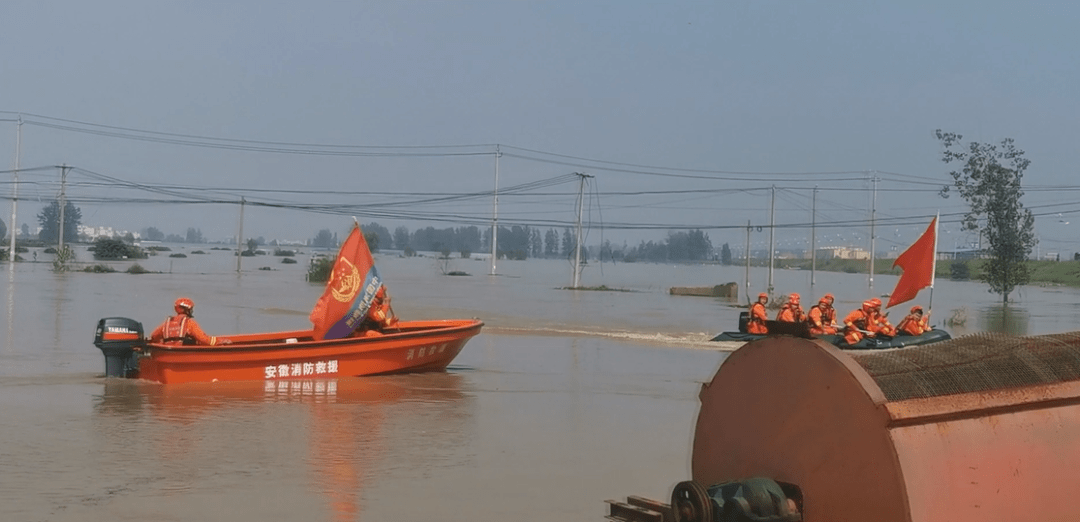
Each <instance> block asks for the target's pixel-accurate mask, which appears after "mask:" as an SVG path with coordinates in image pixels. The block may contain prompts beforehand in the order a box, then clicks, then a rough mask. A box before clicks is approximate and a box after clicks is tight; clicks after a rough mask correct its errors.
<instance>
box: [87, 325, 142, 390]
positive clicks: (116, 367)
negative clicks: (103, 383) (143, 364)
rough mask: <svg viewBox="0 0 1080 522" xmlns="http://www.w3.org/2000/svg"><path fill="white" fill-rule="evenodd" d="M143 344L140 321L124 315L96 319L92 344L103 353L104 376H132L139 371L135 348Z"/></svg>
mask: <svg viewBox="0 0 1080 522" xmlns="http://www.w3.org/2000/svg"><path fill="white" fill-rule="evenodd" d="M145 345H146V340H145V339H144V338H143V326H142V323H140V322H138V321H136V320H134V319H128V318H126V317H106V318H104V319H102V320H100V321H98V325H97V330H96V331H95V332H94V346H97V347H98V348H100V349H101V353H103V354H105V376H106V377H133V376H134V375H135V374H136V373H137V372H138V371H139V354H138V352H136V351H135V349H136V348H141V347H143V346H145Z"/></svg>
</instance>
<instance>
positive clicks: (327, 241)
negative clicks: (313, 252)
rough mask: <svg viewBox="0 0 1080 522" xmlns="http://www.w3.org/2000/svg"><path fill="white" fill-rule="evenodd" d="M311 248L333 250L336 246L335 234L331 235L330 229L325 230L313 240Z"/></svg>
mask: <svg viewBox="0 0 1080 522" xmlns="http://www.w3.org/2000/svg"><path fill="white" fill-rule="evenodd" d="M311 246H312V247H315V248H332V247H334V246H336V242H335V241H334V236H333V234H331V233H330V229H329V228H324V229H322V230H320V231H319V233H318V234H316V235H315V239H312V240H311Z"/></svg>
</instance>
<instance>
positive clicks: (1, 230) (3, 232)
mask: <svg viewBox="0 0 1080 522" xmlns="http://www.w3.org/2000/svg"><path fill="white" fill-rule="evenodd" d="M12 233H13V234H14V233H15V229H12ZM5 237H7V225H5V224H4V220H3V219H0V239H3V238H5Z"/></svg>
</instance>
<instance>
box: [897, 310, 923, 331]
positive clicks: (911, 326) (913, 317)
mask: <svg viewBox="0 0 1080 522" xmlns="http://www.w3.org/2000/svg"><path fill="white" fill-rule="evenodd" d="M896 329H897V330H898V331H899V332H900V333H901V334H907V335H922V334H924V333H926V332H929V331H930V314H923V309H922V307H921V306H918V305H915V306H912V307H911V313H910V314H908V315H907V317H905V318H904V319H903V320H902V321H900V324H898V325H896Z"/></svg>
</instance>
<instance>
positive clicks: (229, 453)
mask: <svg viewBox="0 0 1080 522" xmlns="http://www.w3.org/2000/svg"><path fill="white" fill-rule="evenodd" d="M465 385H466V381H465V378H464V377H462V376H461V375H457V374H451V373H429V374H419V375H402V376H384V377H371V378H353V379H328V380H294V381H266V382H258V381H252V382H222V383H190V384H181V385H169V386H164V385H159V384H156V383H149V382H144V381H138V380H124V379H106V380H105V382H104V390H103V393H102V395H100V396H99V397H97V399H96V400H95V404H94V412H95V422H96V423H97V424H98V430H96V431H97V432H98V433H102V434H109V435H108V438H109V439H110V442H108V443H105V444H107V445H108V446H111V447H114V448H115V447H117V443H119V444H120V445H123V446H129V448H128V450H127V451H128V452H130V453H131V454H143V453H144V452H143V449H145V448H143V449H140V447H142V446H146V442H145V440H135V439H132V438H128V437H127V436H126V435H125V434H128V433H133V432H134V433H141V434H142V438H143V439H147V438H148V440H152V441H153V443H152V444H150V446H152V448H153V449H152V451H149V452H148V453H145V454H143V457H142V458H143V459H145V458H150V459H153V460H157V462H158V464H157V465H158V466H161V467H162V468H163V469H166V470H168V471H169V473H167V475H166V476H164V477H161V478H160V479H159V484H157V485H155V489H156V490H157V491H158V492H159V493H162V494H164V495H166V496H169V495H173V496H179V497H187V496H197V495H198V494H199V490H200V489H201V488H203V487H205V486H206V484H207V482H209V483H210V484H211V485H214V487H227V486H228V482H229V480H230V479H228V477H230V476H233V475H235V474H236V473H237V469H240V470H243V469H244V468H247V469H249V470H250V471H248V472H244V473H243V474H245V475H246V474H257V475H265V476H273V475H275V474H282V475H286V477H287V480H286V481H285V482H286V483H289V482H295V483H296V484H300V485H304V486H303V487H301V488H300V490H296V491H289V490H283V491H278V493H277V494H278V495H281V496H282V497H283V498H290V497H291V498H296V497H302V496H304V494H305V493H307V492H309V491H311V490H312V489H314V490H316V491H317V492H318V493H319V494H320V495H321V496H322V497H323V498H324V499H325V501H324V502H323V506H324V508H325V510H326V511H328V512H329V515H330V516H329V517H328V519H330V520H336V521H349V520H357V517H358V514H359V513H361V511H362V506H361V504H362V501H363V498H364V486H365V483H366V482H367V481H368V480H370V478H371V477H373V476H377V475H378V474H379V472H380V470H382V469H385V468H388V467H391V468H392V467H394V466H395V465H397V463H396V462H394V461H395V460H397V459H398V457H397V456H395V455H400V453H401V449H400V448H395V446H396V444H397V443H398V442H399V441H400V440H409V439H411V438H412V436H413V434H414V433H428V434H431V435H432V436H437V437H439V438H440V439H441V440H442V441H443V442H444V443H445V442H446V441H447V440H448V439H449V440H450V442H451V445H452V446H453V445H461V444H462V438H463V437H468V433H469V429H468V424H469V422H470V421H469V418H470V415H471V406H470V404H471V399H470V397H469V396H468V395H466V394H464V393H463V391H462V388H463V386H465ZM431 409H436V410H438V414H437V415H431V414H430V413H431V412H430V411H428V410H431ZM390 417H392V422H389V421H388V418H390ZM433 448H434V449H435V450H436V451H437V449H438V448H437V447H433V446H431V445H425V446H422V447H420V448H418V449H420V450H421V453H429V454H430V453H431V452H432V449H433ZM428 458H430V459H433V460H440V459H446V458H447V456H446V455H428ZM120 460H121V462H117V463H116V465H118V466H123V465H124V463H123V459H120ZM146 467H147V463H146V462H141V463H139V464H137V465H135V466H132V468H133V471H137V470H139V469H145V468H146ZM305 477H306V478H305ZM251 479H252V480H255V481H256V482H257V483H259V484H263V483H264V480H260V479H255V478H254V477H251ZM215 483H216V484H215ZM263 485H266V484H263Z"/></svg>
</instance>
